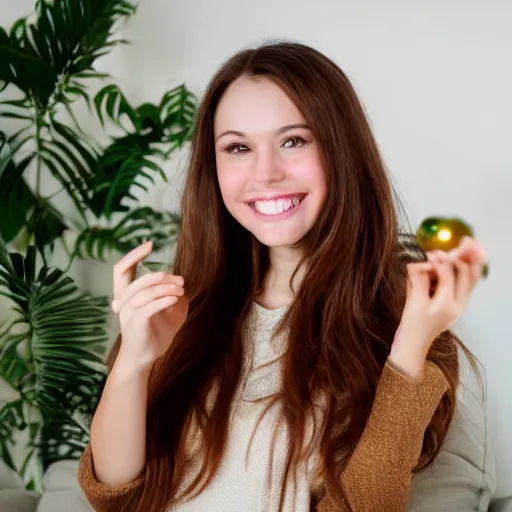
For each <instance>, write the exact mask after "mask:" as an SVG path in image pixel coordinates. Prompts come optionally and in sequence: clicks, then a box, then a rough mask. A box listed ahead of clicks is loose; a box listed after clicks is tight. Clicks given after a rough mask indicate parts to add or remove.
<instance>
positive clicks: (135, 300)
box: [118, 283, 185, 311]
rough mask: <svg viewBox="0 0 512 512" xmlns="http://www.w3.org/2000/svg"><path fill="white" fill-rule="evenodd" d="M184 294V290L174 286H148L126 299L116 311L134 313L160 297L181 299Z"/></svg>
mask: <svg viewBox="0 0 512 512" xmlns="http://www.w3.org/2000/svg"><path fill="white" fill-rule="evenodd" d="M184 294H185V290H184V289H183V288H182V287H180V286H176V285H175V284H169V283H164V284H160V285H155V286H149V287H147V288H144V289H142V290H139V292H138V293H135V294H134V295H132V296H130V297H129V298H127V299H126V300H125V301H124V302H121V303H120V304H119V306H118V310H119V311H122V310H123V309H127V310H129V311H135V310H136V309H139V308H141V307H143V306H145V305H146V304H148V303H149V302H152V301H154V300H156V299H160V298H162V297H167V296H170V297H176V300H177V298H178V297H181V296H183V295H184Z"/></svg>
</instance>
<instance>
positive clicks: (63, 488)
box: [0, 405, 512, 512]
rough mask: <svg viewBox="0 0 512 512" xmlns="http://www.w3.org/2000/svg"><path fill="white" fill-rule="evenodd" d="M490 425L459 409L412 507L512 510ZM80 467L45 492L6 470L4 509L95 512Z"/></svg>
mask: <svg viewBox="0 0 512 512" xmlns="http://www.w3.org/2000/svg"><path fill="white" fill-rule="evenodd" d="M484 425H485V422H484V421H483V411H482V409H479V408H478V407H477V408H474V407H473V408H472V409H469V408H468V407H466V406H465V405H461V406H460V407H459V408H458V410H457V413H456V415H455V418H454V421H453V424H452V427H451V428H450V432H449V434H448V436H447V438H446V441H445V443H444V445H443V448H442V450H441V452H440V454H439V456H438V457H437V459H436V461H435V462H434V464H433V465H432V466H431V467H430V468H428V469H427V470H425V471H424V472H422V473H420V474H419V475H417V476H416V477H415V478H414V479H413V490H412V496H411V502H410V505H409V507H408V512H434V511H435V512H470V511H471V512H474V511H477V512H488V511H492V512H512V498H510V499H501V500H494V501H493V496H494V491H495V488H496V474H495V469H494V457H493V452H492V449H491V446H490V443H489V440H488V436H486V432H485V430H486V429H485V428H484ZM76 470H77V462H76V461H63V462H58V463H56V464H54V465H53V466H51V467H50V468H49V469H48V471H47V473H46V475H45V479H44V487H45V492H44V493H43V495H42V496H38V495H36V494H35V493H30V492H26V491H23V490H22V488H21V484H20V482H19V480H17V479H16V478H15V476H14V475H12V474H9V473H8V472H7V471H5V468H4V471H3V473H2V471H1V470H0V512H91V508H90V506H89V505H88V504H87V501H86V499H85V496H84V495H83V493H82V491H81V490H80V488H79V486H78V484H77V481H76Z"/></svg>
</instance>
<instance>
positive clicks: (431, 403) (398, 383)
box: [78, 362, 448, 512]
mask: <svg viewBox="0 0 512 512" xmlns="http://www.w3.org/2000/svg"><path fill="white" fill-rule="evenodd" d="M447 389H448V384H447V381H446V379H445V377H444V375H443V373H442V372H441V370H440V369H439V368H438V367H437V366H435V365H434V364H433V363H431V362H427V365H426V368H425V375H424V378H423V380H422V381H421V382H413V381H411V380H409V379H408V378H407V377H405V376H404V375H403V374H401V373H400V372H398V371H396V370H395V369H393V368H392V366H391V365H390V364H389V363H388V364H386V365H385V366H384V370H383V372H382V375H381V378H380V381H379V384H378V386H377V392H376V395H375V401H374V404H373V408H372V412H371V414H370V417H369V419H368V423H367V425H366V428H365V430H364V432H363V435H362V437H361V440H360V442H359V444H358V445H357V448H356V450H355V452H354V454H353V455H352V458H351V459H350V461H349V463H348V465H347V467H346V469H345V471H344V473H343V475H342V485H343V488H344V491H345V494H346V497H347V499H348V501H349V504H347V506H345V507H343V508H341V509H340V508H338V509H337V508H336V506H335V505H334V504H333V502H332V500H331V499H330V498H329V496H325V497H323V498H322V499H321V500H320V502H319V503H318V504H317V505H316V507H315V509H314V510H315V511H316V512H384V511H385V512H403V511H404V510H405V508H406V506H407V502H408V500H409V492H410V488H411V480H412V470H413V468H414V466H415V465H416V463H417V461H418V458H419V456H420V453H421V447H422V443H423V436H424V434H425V430H426V428H427V426H428V424H429V423H430V420H431V418H432V415H433V414H434V412H435V410H436V408H437V406H438V405H439V402H440V400H441V398H442V396H443V395H444V393H445V392H446V391H447ZM78 480H79V482H80V486H81V487H82V489H83V491H84V493H85V495H86V497H87V499H88V500H89V502H90V503H91V505H92V506H93V508H94V510H95V511H96V512H117V511H119V510H120V509H121V508H122V507H124V506H125V505H126V504H127V503H129V501H130V497H131V496H132V495H133V492H134V490H135V489H137V488H138V487H139V486H143V485H144V476H143V475H142V476H140V477H139V478H138V479H136V480H134V481H133V482H131V483H128V484H126V485H123V486H122V487H117V488H111V487H108V486H106V485H104V484H102V483H101V482H99V481H98V479H97V478H96V475H95V473H94V466H93V460H92V453H91V448H90V446H87V448H86V449H85V451H84V453H83V455H82V458H81V460H80V467H79V470H78ZM134 505H135V504H134Z"/></svg>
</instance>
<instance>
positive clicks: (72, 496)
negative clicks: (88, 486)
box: [37, 460, 92, 512]
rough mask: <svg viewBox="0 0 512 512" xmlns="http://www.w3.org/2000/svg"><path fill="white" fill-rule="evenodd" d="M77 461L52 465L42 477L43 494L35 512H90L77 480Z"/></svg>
mask: <svg viewBox="0 0 512 512" xmlns="http://www.w3.org/2000/svg"><path fill="white" fill-rule="evenodd" d="M77 470H78V461H77V460H63V461H59V462H55V463H54V464H52V465H51V466H50V467H49V468H48V469H47V470H46V473H45V475H44V493H43V496H42V497H41V501H40V502H39V506H38V507H37V512H91V511H92V508H91V506H90V505H89V504H88V503H87V499H86V498H85V496H84V493H83V492H82V489H80V486H79V485H78V480H77Z"/></svg>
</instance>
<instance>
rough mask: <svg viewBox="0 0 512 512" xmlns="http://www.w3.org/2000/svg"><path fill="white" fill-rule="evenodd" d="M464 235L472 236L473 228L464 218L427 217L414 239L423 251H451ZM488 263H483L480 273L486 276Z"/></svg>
mask: <svg viewBox="0 0 512 512" xmlns="http://www.w3.org/2000/svg"><path fill="white" fill-rule="evenodd" d="M465 236H469V237H472V238H473V237H474V232H473V228H472V227H471V226H470V225H469V224H468V223H467V222H465V221H464V220H462V219H458V218H448V217H428V218H426V219H425V220H424V221H423V222H422V223H421V225H420V227H419V228H418V231H417V233H416V240H417V242H418V245H419V246H420V247H421V249H422V250H423V251H424V252H428V251H435V250H438V251H439V250H441V251H451V250H452V249H455V248H457V247H458V246H459V245H460V243H461V241H462V239H463V238H464V237H465ZM488 274H489V265H484V268H483V271H482V275H483V277H487V275H488Z"/></svg>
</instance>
